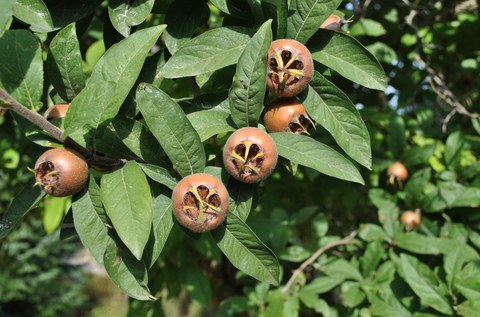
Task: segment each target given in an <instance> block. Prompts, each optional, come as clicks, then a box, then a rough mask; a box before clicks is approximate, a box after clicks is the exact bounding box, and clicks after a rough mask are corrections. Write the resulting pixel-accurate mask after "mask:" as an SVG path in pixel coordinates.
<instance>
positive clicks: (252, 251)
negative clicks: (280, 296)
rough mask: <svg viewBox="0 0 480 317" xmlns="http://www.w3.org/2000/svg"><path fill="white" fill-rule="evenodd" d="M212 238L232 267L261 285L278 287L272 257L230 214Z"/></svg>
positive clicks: (277, 278)
mask: <svg viewBox="0 0 480 317" xmlns="http://www.w3.org/2000/svg"><path fill="white" fill-rule="evenodd" d="M212 236H213V238H214V240H215V242H216V243H217V245H218V247H219V248H220V250H221V251H222V252H223V253H224V254H225V256H226V257H227V258H228V259H229V260H230V262H231V263H232V264H233V266H235V267H236V268H238V269H239V270H240V271H242V272H244V273H245V274H248V275H250V276H252V277H254V278H256V279H257V280H259V281H261V282H266V283H269V284H273V285H275V286H276V285H278V284H279V282H280V265H279V263H278V260H277V258H276V256H275V254H274V253H273V252H272V251H271V250H270V249H269V248H268V247H267V246H266V245H265V244H263V242H262V241H260V239H259V238H258V237H257V236H256V235H255V233H254V232H253V231H252V229H250V228H249V227H248V226H247V225H246V224H245V223H244V222H243V221H242V220H241V219H240V218H239V217H238V216H236V215H235V214H234V213H229V214H228V215H227V225H226V226H221V227H219V228H217V229H215V230H213V231H212Z"/></svg>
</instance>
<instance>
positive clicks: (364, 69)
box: [308, 29, 387, 90]
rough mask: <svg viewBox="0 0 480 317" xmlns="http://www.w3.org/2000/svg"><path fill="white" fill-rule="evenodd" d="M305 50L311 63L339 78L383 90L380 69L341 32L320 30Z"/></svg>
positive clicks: (368, 55)
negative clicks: (335, 74) (318, 64)
mask: <svg viewBox="0 0 480 317" xmlns="http://www.w3.org/2000/svg"><path fill="white" fill-rule="evenodd" d="M308 47H309V48H310V52H311V53H312V57H313V59H314V60H316V61H317V62H319V63H322V64H323V65H325V66H327V67H329V68H331V69H333V70H334V71H336V72H338V73H339V74H340V75H342V76H343V77H345V78H347V79H350V80H351V81H354V82H356V83H358V84H360V85H362V86H365V87H367V88H372V89H378V90H385V89H386V88H387V77H386V75H385V72H384V71H383V68H382V66H381V65H380V63H379V62H378V61H377V59H376V58H375V56H373V55H372V53H370V52H369V51H368V50H367V49H366V48H365V47H363V46H362V44H360V43H359V42H358V41H357V40H356V39H354V38H352V37H350V36H348V35H346V34H343V33H341V32H335V31H330V30H324V29H321V30H319V31H318V32H317V33H316V34H315V36H314V37H312V38H311V39H310V41H309V43H308Z"/></svg>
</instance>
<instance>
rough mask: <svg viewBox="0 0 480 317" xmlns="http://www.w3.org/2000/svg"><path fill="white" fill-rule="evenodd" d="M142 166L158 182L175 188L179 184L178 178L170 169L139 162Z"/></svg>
mask: <svg viewBox="0 0 480 317" xmlns="http://www.w3.org/2000/svg"><path fill="white" fill-rule="evenodd" d="M138 165H140V167H141V168H142V170H143V172H144V173H145V174H146V175H147V176H148V177H150V178H151V179H153V180H154V181H156V182H157V183H160V184H162V185H165V186H167V187H168V188H170V189H173V188H175V186H176V185H177V180H176V179H175V178H174V177H172V175H171V174H170V172H169V171H167V170H166V169H165V168H163V167H161V166H156V165H151V164H144V163H138Z"/></svg>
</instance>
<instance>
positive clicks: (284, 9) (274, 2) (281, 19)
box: [262, 0, 288, 39]
mask: <svg viewBox="0 0 480 317" xmlns="http://www.w3.org/2000/svg"><path fill="white" fill-rule="evenodd" d="M262 8H263V10H264V12H265V16H266V17H267V18H272V19H273V37H274V38H276V39H283V38H285V37H286V34H287V17H288V0H264V1H262Z"/></svg>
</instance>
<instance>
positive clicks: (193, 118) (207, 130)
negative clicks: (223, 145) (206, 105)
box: [187, 109, 235, 142]
mask: <svg viewBox="0 0 480 317" xmlns="http://www.w3.org/2000/svg"><path fill="white" fill-rule="evenodd" d="M187 118H188V120H189V121H190V123H191V124H192V126H193V128H194V129H195V130H196V131H197V133H198V135H199V136H200V140H202V142H203V141H206V140H208V139H210V138H211V137H212V136H214V135H217V134H223V133H228V132H232V131H235V123H234V122H233V121H232V119H231V118H230V114H229V113H228V112H225V111H222V110H216V109H212V110H203V111H195V112H192V113H189V114H188V115H187Z"/></svg>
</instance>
